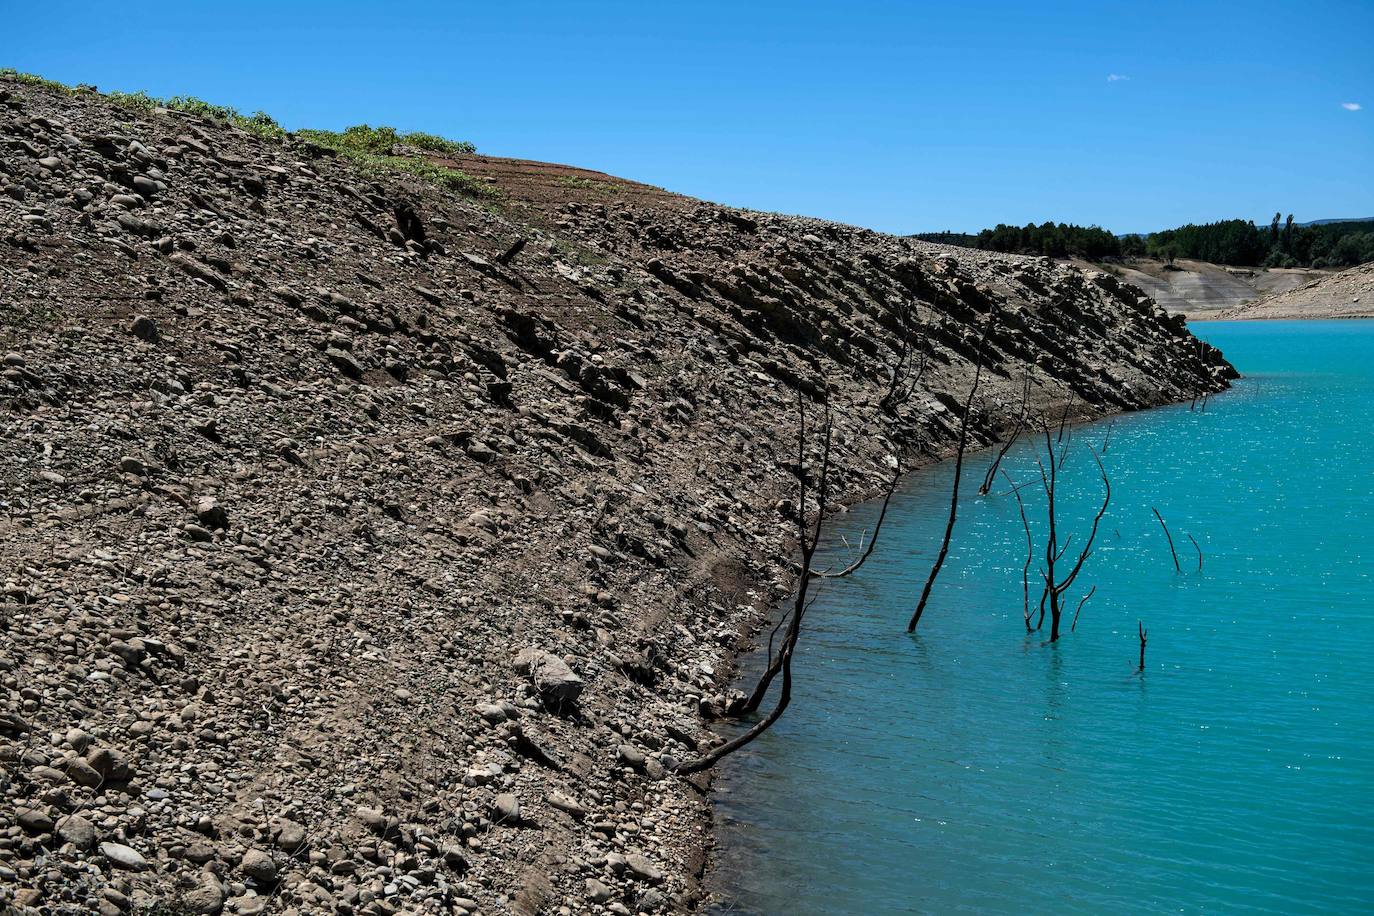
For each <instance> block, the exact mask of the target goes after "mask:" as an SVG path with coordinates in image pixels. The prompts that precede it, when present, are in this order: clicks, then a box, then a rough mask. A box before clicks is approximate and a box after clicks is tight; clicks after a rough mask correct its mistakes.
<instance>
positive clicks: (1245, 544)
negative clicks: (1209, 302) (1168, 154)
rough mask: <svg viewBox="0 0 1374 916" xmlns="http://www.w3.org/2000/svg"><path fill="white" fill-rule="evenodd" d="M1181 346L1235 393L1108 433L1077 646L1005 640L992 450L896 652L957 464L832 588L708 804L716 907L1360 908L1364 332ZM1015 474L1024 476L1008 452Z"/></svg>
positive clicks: (1369, 692) (1368, 773)
mask: <svg viewBox="0 0 1374 916" xmlns="http://www.w3.org/2000/svg"><path fill="white" fill-rule="evenodd" d="M1195 330H1196V331H1197V332H1198V333H1199V334H1200V335H1201V336H1202V337H1204V338H1206V339H1207V340H1209V341H1211V342H1212V343H1215V344H1216V345H1218V346H1220V347H1221V348H1222V349H1223V350H1224V351H1225V352H1226V354H1227V356H1228V357H1229V358H1230V359H1231V360H1232V362H1233V363H1235V364H1236V366H1237V367H1238V368H1239V369H1240V370H1241V371H1242V372H1243V373H1245V376H1246V377H1245V378H1244V379H1243V380H1242V381H1240V382H1238V383H1237V384H1236V386H1235V389H1234V390H1233V391H1232V392H1230V393H1227V394H1225V395H1222V396H1219V397H1215V398H1213V399H1212V400H1211V402H1210V403H1209V404H1208V405H1207V408H1206V410H1205V412H1204V411H1202V410H1189V407H1188V405H1186V404H1185V405H1182V406H1181V407H1171V408H1164V409H1162V410H1156V411H1150V412H1147V413H1142V414H1136V415H1132V416H1127V417H1122V418H1119V419H1118V420H1116V421H1115V426H1114V429H1113V432H1112V434H1111V444H1110V448H1109V449H1108V451H1107V454H1106V462H1107V467H1108V470H1109V472H1110V474H1111V480H1112V489H1113V494H1112V504H1111V508H1110V510H1109V512H1108V514H1107V517H1106V519H1105V521H1104V522H1103V533H1102V536H1101V537H1100V548H1099V549H1098V550H1097V551H1096V553H1095V554H1094V555H1093V557H1092V558H1091V559H1090V560H1089V562H1088V566H1087V567H1086V569H1085V571H1084V573H1083V576H1082V579H1081V581H1082V584H1083V587H1084V588H1086V587H1088V586H1090V585H1094V584H1095V585H1096V586H1097V593H1096V595H1095V596H1094V597H1093V599H1092V600H1091V601H1090V602H1088V604H1087V605H1086V607H1085V608H1084V610H1083V613H1082V619H1081V620H1080V622H1079V624H1078V630H1077V632H1075V633H1073V634H1071V635H1067V636H1066V637H1065V638H1064V639H1063V640H1061V641H1060V643H1059V644H1057V645H1056V646H1053V647H1051V646H1047V645H1044V644H1043V643H1042V642H1041V640H1040V639H1039V638H1030V639H1028V638H1027V637H1026V635H1025V632H1024V627H1023V625H1022V622H1021V614H1022V598H1021V565H1022V563H1023V562H1024V558H1025V535H1024V533H1023V530H1022V527H1021V521H1020V517H1019V515H1018V514H1017V510H1016V505H1015V502H1014V500H1013V499H1012V498H1011V497H1010V496H1001V497H996V496H994V497H991V498H983V499H979V498H977V497H976V496H975V495H974V493H973V492H972V491H973V488H974V487H976V484H977V482H979V481H981V479H982V469H983V468H984V467H985V466H986V464H987V462H988V461H990V459H991V455H979V456H978V457H977V460H975V461H974V462H973V463H972V466H971V468H970V469H969V473H968V474H967V475H966V482H967V483H968V484H969V485H970V492H969V495H968V499H967V502H966V503H965V504H964V505H965V508H964V509H963V512H962V514H961V517H960V520H959V527H958V529H957V531H956V535H955V540H954V545H953V548H952V551H951V554H950V559H949V562H948V563H947V565H946V567H945V571H944V573H943V575H942V577H941V580H940V583H939V585H938V586H937V590H936V593H935V597H934V599H933V601H932V603H931V605H930V607H929V608H928V610H927V612H926V615H925V619H924V620H923V621H922V624H921V632H920V633H919V634H918V635H917V636H916V637H914V638H913V637H908V636H906V635H905V633H904V632H903V631H904V624H905V620H906V618H907V616H908V615H909V614H910V610H911V607H912V603H913V601H914V600H915V597H916V595H917V594H918V593H919V589H920V580H921V579H922V578H923V577H924V575H925V573H926V571H927V569H928V564H929V559H928V558H929V557H930V556H932V554H933V552H934V549H935V547H936V545H937V539H938V536H939V531H940V529H941V526H942V523H943V514H944V512H945V511H946V509H947V500H948V489H947V488H948V482H949V474H950V472H951V469H950V468H947V467H943V468H936V469H934V470H933V471H931V472H929V473H926V474H922V475H918V479H915V480H913V481H912V482H911V484H910V486H909V487H908V488H907V489H906V490H905V492H904V493H903V494H902V497H901V499H900V501H899V502H898V503H894V509H893V510H892V514H891V515H890V516H889V521H888V525H889V526H890V527H889V529H888V530H887V531H885V540H884V542H883V544H882V546H881V547H880V549H879V550H878V552H877V553H876V554H875V555H874V557H873V558H872V560H871V561H870V563H869V565H868V566H867V567H866V568H865V570H864V571H863V573H862V574H861V576H860V577H859V578H856V579H852V580H849V581H846V582H841V583H834V584H831V585H829V586H828V587H827V588H826V590H825V592H824V594H823V596H822V597H821V599H820V601H819V603H818V604H817V605H816V606H815V608H814V609H813V611H812V612H811V615H810V616H809V617H808V621H809V624H810V629H809V632H808V633H807V635H806V637H805V640H804V643H803V647H802V649H801V651H799V653H798V659H797V668H798V681H797V687H796V693H795V700H794V703H793V706H792V708H791V709H790V710H789V712H788V714H787V716H786V717H785V718H784V719H783V720H782V721H781V722H780V723H779V725H778V726H777V727H776V728H775V729H774V730H773V731H772V732H771V733H769V734H768V735H766V736H765V737H764V738H763V739H762V740H761V741H759V742H757V743H756V744H755V745H754V746H753V747H752V748H750V749H748V750H747V751H746V752H744V753H743V754H741V755H737V756H736V758H734V759H733V760H732V762H731V763H730V764H729V765H728V766H727V767H726V768H725V772H724V773H723V778H722V779H721V780H720V791H719V794H718V802H719V804H718V814H719V817H720V820H721V830H720V839H721V843H722V850H721V855H720V863H719V866H718V868H717V871H716V872H715V875H714V878H713V880H714V883H715V887H716V889H717V891H719V892H721V893H724V894H725V895H727V896H728V897H729V898H730V899H732V900H733V904H732V905H731V906H730V907H729V911H730V912H749V913H766V914H774V913H776V914H812V913H815V914H821V913H836V912H849V913H907V912H932V913H948V912H957V911H966V912H994V913H997V912H1001V913H1013V912H1014V913H1026V912H1033V913H1048V912H1054V913H1135V912H1139V913H1144V912H1185V913H1200V912H1225V913H1238V912H1250V913H1264V912H1272V913H1293V912H1331V913H1348V912H1368V911H1370V910H1371V908H1374V681H1372V680H1371V678H1372V677H1374V322H1368V321H1359V322H1354V321H1348V322H1254V323H1201V324H1197V325H1195ZM1106 429H1107V426H1106V424H1098V425H1095V426H1089V427H1083V428H1080V429H1078V430H1076V431H1075V432H1074V434H1073V438H1074V440H1075V442H1076V443H1078V444H1077V445H1076V446H1074V447H1071V451H1070V454H1069V457H1068V460H1067V463H1066V467H1065V475H1066V480H1065V482H1064V484H1063V486H1062V489H1061V494H1060V502H1061V504H1062V506H1063V509H1062V513H1063V515H1064V516H1066V517H1074V516H1082V515H1086V514H1090V513H1091V511H1092V510H1093V509H1095V508H1096V501H1097V500H1099V499H1100V492H1101V491H1100V486H1101V483H1100V481H1099V480H1098V478H1097V476H1096V472H1095V469H1094V468H1093V466H1092V463H1091V458H1090V456H1089V455H1088V452H1087V450H1086V449H1084V448H1082V447H1081V444H1082V443H1084V442H1088V441H1091V442H1093V443H1095V444H1100V443H1101V442H1102V441H1103V438H1104V436H1105V435H1106ZM1007 467H1008V470H1009V471H1011V474H1012V477H1014V478H1015V479H1017V480H1018V481H1025V480H1029V479H1031V475H1032V473H1033V469H1034V454H1033V452H1032V450H1031V449H1030V447H1029V445H1025V446H1018V447H1017V448H1016V449H1014V450H1013V452H1012V454H1011V455H1010V456H1009V458H1008V463H1007ZM999 489H1002V490H1005V487H1002V488H999ZM995 492H996V491H995ZM1027 492H1028V495H1029V490H1028V491H1027ZM1151 506H1155V507H1158V509H1159V511H1160V512H1161V513H1162V514H1163V515H1164V517H1165V519H1166V520H1167V521H1168V523H1169V526H1170V528H1171V529H1172V531H1173V533H1174V536H1175V538H1176V540H1177V541H1178V542H1179V545H1178V546H1179V554H1180V559H1181V562H1182V565H1183V569H1184V572H1183V573H1182V574H1181V575H1180V574H1178V573H1176V572H1175V570H1174V565H1173V562H1172V560H1171V559H1170V558H1169V548H1168V546H1167V545H1166V543H1165V540H1164V535H1163V533H1162V532H1161V531H1160V528H1159V525H1158V523H1157V522H1156V521H1155V519H1154V517H1153V515H1151V512H1150V508H1151ZM1029 509H1030V512H1031V514H1032V523H1033V524H1034V523H1035V522H1038V521H1039V515H1040V511H1041V504H1040V503H1039V502H1038V501H1030V503H1029ZM870 521H871V512H868V511H860V510H856V511H855V512H853V513H851V515H850V516H849V517H848V518H847V519H846V520H845V521H844V522H843V523H841V524H840V525H838V526H836V530H837V531H845V530H848V531H849V532H850V533H851V535H852V533H853V532H857V531H858V530H861V529H862V528H863V527H864V525H865V524H866V523H868V522H870ZM1070 527H1071V530H1082V527H1083V526H1081V525H1078V524H1077V523H1076V522H1073V523H1072V524H1071V526H1070ZM1187 534H1191V535H1192V536H1193V537H1194V538H1196V539H1197V541H1198V543H1199V544H1200V545H1201V548H1202V551H1203V553H1204V563H1203V570H1202V572H1198V571H1197V554H1196V552H1195V551H1194V550H1193V547H1192V545H1191V544H1190V543H1189V542H1188V540H1187V538H1186V535H1187ZM1080 536H1081V535H1080ZM1032 574H1034V572H1032ZM1077 593H1078V594H1081V593H1082V589H1079V590H1078V591H1077ZM1032 594H1034V586H1033V584H1032ZM1074 603H1075V604H1076V599H1074ZM1137 620H1144V622H1145V625H1146V626H1147V627H1148V629H1149V647H1148V663H1147V668H1146V671H1145V673H1144V675H1143V676H1137V675H1136V674H1135V668H1136V662H1137V655H1138V639H1137V634H1136V629H1137ZM1046 632H1048V623H1047V624H1046Z"/></svg>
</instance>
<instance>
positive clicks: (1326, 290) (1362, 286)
mask: <svg viewBox="0 0 1374 916" xmlns="http://www.w3.org/2000/svg"><path fill="white" fill-rule="evenodd" d="M1217 317H1219V318H1235V319H1241V318H1374V262H1371V263H1369V264H1361V265H1360V266H1358V267H1352V268H1350V269H1349V270H1343V271H1341V272H1340V273H1338V274H1331V275H1328V276H1325V277H1322V278H1321V279H1320V280H1314V281H1312V282H1311V283H1306V284H1303V285H1302V286H1299V287H1298V288H1297V289H1291V290H1287V291H1285V292H1281V293H1276V294H1274V295H1271V296H1266V297H1265V298H1263V299H1261V300H1259V301H1258V302H1251V303H1249V304H1248V305H1243V306H1240V307H1239V308H1234V309H1228V310H1227V311H1225V312H1223V313H1222V314H1221V315H1219V316H1217Z"/></svg>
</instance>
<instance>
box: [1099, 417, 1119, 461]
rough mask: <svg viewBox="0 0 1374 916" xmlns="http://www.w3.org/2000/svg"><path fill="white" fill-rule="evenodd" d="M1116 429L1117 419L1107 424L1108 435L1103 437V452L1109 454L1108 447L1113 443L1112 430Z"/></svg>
mask: <svg viewBox="0 0 1374 916" xmlns="http://www.w3.org/2000/svg"><path fill="white" fill-rule="evenodd" d="M1114 429H1116V421H1115V420H1113V421H1112V422H1110V423H1108V424H1107V435H1106V436H1104V437H1103V439H1102V454H1104V455H1105V454H1107V448H1108V447H1109V446H1110V445H1111V444H1112V430H1114Z"/></svg>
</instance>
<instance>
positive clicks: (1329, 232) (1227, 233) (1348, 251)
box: [1144, 213, 1374, 267]
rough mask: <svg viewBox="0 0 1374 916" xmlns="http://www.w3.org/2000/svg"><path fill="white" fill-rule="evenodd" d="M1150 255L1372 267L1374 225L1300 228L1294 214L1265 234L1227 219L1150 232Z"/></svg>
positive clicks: (1237, 262)
mask: <svg viewBox="0 0 1374 916" xmlns="http://www.w3.org/2000/svg"><path fill="white" fill-rule="evenodd" d="M1144 241H1145V250H1146V252H1147V253H1148V254H1150V255H1153V256H1154V257H1157V258H1162V259H1163V260H1166V261H1172V260H1173V259H1174V258H1192V259H1195V260H1198V261H1211V262H1213V263H1215V264H1235V265H1239V266H1243V267H1353V266H1355V265H1356V264H1363V263H1365V262H1367V261H1374V223H1368V222H1336V223H1320V224H1315V225H1307V226H1297V225H1294V223H1293V215H1292V214H1291V213H1290V214H1289V215H1288V218H1287V219H1286V220H1282V221H1280V214H1278V213H1275V214H1274V219H1273V221H1272V222H1270V224H1269V225H1268V226H1266V227H1264V228H1260V227H1258V226H1256V225H1255V224H1254V223H1253V222H1251V221H1250V220H1240V219H1229V220H1222V221H1221V222H1216V223H1207V224H1205V225H1202V226H1197V225H1193V224H1192V223H1189V224H1188V225H1186V226H1180V227H1178V228H1177V229H1166V230H1164V231H1163V232H1152V233H1150V234H1149V236H1147V237H1146V238H1145V240H1144Z"/></svg>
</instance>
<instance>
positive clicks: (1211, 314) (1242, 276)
mask: <svg viewBox="0 0 1374 916" xmlns="http://www.w3.org/2000/svg"><path fill="white" fill-rule="evenodd" d="M1174 267H1175V268H1177V269H1174V270H1170V269H1168V268H1166V267H1165V265H1164V262H1163V261H1156V260H1153V259H1144V258H1142V259H1140V260H1137V261H1133V262H1131V263H1130V264H1126V265H1122V266H1120V267H1119V268H1117V271H1118V276H1120V277H1121V279H1123V280H1125V281H1126V282H1128V283H1132V284H1134V285H1136V286H1138V287H1140V288H1141V289H1143V290H1144V291H1145V292H1146V293H1148V294H1149V295H1150V297H1151V298H1153V299H1154V300H1155V301H1156V302H1157V303H1159V304H1160V305H1161V306H1163V307H1164V309H1165V310H1166V311H1168V312H1171V313H1175V314H1183V315H1187V316H1188V317H1189V318H1216V317H1218V316H1219V314H1220V313H1221V312H1224V311H1227V310H1229V309H1235V308H1238V307H1240V306H1242V305H1245V304H1246V303H1249V302H1253V301H1255V300H1257V299H1261V298H1264V297H1266V296H1271V295H1275V294H1278V293H1283V292H1286V291H1288V290H1291V289H1295V288H1297V287H1299V286H1302V285H1303V284H1305V283H1309V282H1311V281H1312V280H1314V279H1320V278H1322V277H1327V276H1330V275H1331V271H1324V270H1311V269H1308V268H1293V269H1284V268H1275V269H1271V270H1265V269H1263V268H1258V267H1229V266H1226V265H1222V264H1211V263H1208V262H1206V261H1190V260H1178V261H1175V262H1174Z"/></svg>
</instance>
